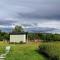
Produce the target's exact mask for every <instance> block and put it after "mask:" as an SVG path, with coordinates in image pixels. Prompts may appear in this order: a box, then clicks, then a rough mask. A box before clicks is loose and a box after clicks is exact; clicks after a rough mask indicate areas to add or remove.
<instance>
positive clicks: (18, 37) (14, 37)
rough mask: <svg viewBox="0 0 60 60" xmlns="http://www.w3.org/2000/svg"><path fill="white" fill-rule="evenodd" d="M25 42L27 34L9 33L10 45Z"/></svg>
mask: <svg viewBox="0 0 60 60" xmlns="http://www.w3.org/2000/svg"><path fill="white" fill-rule="evenodd" d="M20 42H24V43H25V42H27V33H25V32H23V33H10V43H20Z"/></svg>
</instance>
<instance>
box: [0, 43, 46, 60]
mask: <svg viewBox="0 0 60 60" xmlns="http://www.w3.org/2000/svg"><path fill="white" fill-rule="evenodd" d="M8 45H10V46H11V51H10V53H9V54H8V55H7V56H6V59H5V60H46V58H45V57H44V56H43V55H41V54H38V53H37V51H36V49H37V47H38V45H39V43H38V44H36V43H29V44H16V45H15V44H7V43H3V42H0V53H4V52H5V51H4V49H5V46H8Z"/></svg>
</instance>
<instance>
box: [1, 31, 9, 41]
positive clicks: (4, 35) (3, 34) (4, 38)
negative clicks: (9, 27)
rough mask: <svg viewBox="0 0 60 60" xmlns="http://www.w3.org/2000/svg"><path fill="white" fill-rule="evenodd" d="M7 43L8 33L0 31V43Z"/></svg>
mask: <svg viewBox="0 0 60 60" xmlns="http://www.w3.org/2000/svg"><path fill="white" fill-rule="evenodd" d="M3 40H4V41H5V40H6V41H8V40H9V33H6V32H1V30H0V41H3Z"/></svg>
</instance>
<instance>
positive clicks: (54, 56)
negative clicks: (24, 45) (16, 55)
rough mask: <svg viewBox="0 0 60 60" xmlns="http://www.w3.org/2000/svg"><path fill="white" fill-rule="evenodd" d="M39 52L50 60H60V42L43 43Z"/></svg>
mask: <svg viewBox="0 0 60 60" xmlns="http://www.w3.org/2000/svg"><path fill="white" fill-rule="evenodd" d="M38 51H39V53H42V54H44V55H45V56H46V57H48V58H49V60H60V42H53V43H52V42H50V43H43V44H41V45H40V46H39V49H38Z"/></svg>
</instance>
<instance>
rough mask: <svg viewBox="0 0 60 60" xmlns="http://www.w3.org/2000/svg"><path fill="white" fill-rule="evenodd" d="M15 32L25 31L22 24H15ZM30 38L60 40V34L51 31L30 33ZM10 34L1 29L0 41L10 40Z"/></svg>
mask: <svg viewBox="0 0 60 60" xmlns="http://www.w3.org/2000/svg"><path fill="white" fill-rule="evenodd" d="M13 32H18V33H19V32H24V29H23V28H22V27H21V26H15V28H14V29H12V33H13ZM27 35H28V40H30V41H32V40H33V41H34V40H41V41H60V34H51V33H28V34H27ZM9 38H10V35H9V33H6V32H2V31H1V30H0V41H3V40H8V41H9Z"/></svg>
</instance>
